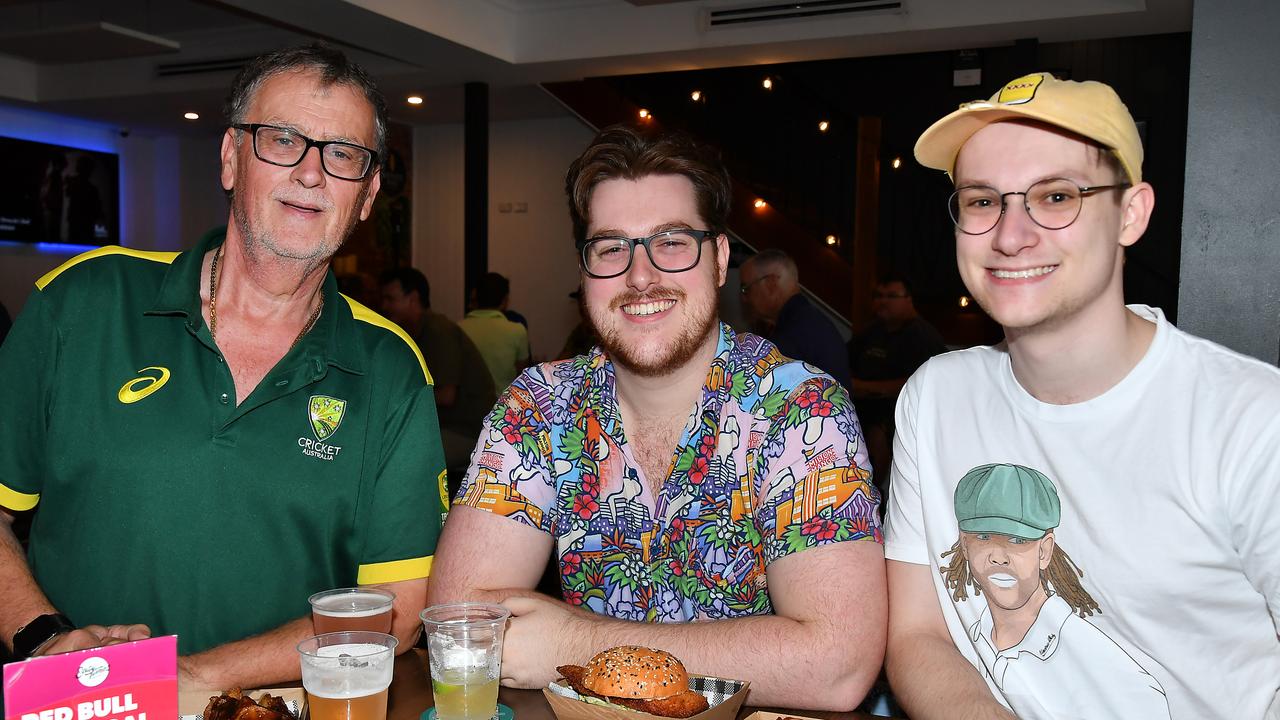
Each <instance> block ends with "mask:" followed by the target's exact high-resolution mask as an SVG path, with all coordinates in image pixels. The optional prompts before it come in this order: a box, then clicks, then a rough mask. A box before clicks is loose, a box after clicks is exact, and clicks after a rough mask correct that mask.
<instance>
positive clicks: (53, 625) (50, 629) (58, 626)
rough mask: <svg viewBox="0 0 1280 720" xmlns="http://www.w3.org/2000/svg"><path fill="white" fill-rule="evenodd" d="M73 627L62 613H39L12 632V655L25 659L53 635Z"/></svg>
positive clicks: (74, 627)
mask: <svg viewBox="0 0 1280 720" xmlns="http://www.w3.org/2000/svg"><path fill="white" fill-rule="evenodd" d="M75 629H76V626H75V625H73V624H72V623H71V620H70V619H69V618H68V617H67V616H66V615H63V614H62V613H49V614H48V615H41V616H40V617H38V618H35V619H33V620H32V621H31V622H29V623H27V624H26V625H23V626H22V627H20V628H18V632H16V633H14V634H13V656H14V657H15V658H17V659H19V660H26V659H27V658H29V657H31V656H32V655H34V654H35V653H36V651H37V650H39V649H40V648H42V647H44V645H45V643H47V642H49V641H50V640H52V639H53V638H54V637H56V636H58V635H61V634H62V633H65V632H71V631H72V630H75Z"/></svg>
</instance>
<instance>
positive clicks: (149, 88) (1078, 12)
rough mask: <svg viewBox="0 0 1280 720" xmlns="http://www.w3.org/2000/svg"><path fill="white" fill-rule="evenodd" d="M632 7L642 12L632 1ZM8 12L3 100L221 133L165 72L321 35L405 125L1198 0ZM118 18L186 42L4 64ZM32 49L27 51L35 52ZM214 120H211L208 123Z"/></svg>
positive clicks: (213, 92)
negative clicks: (785, 11) (373, 80)
mask: <svg viewBox="0 0 1280 720" xmlns="http://www.w3.org/2000/svg"><path fill="white" fill-rule="evenodd" d="M633 2H634V4H633ZM633 2H628V1H627V0H164V1H163V2H161V1H159V0H42V1H36V0H4V1H3V2H0V102H6V101H7V102H11V103H17V104H25V105H33V106H36V107H41V108H46V109H49V110H53V111H57V112H63V113H68V114H74V115H80V116H84V117H91V118H97V119H102V120H106V121H109V122H116V123H120V124H122V125H126V124H127V125H132V126H135V127H138V128H143V129H144V131H147V130H151V131H154V132H171V131H176V130H182V129H190V128H191V127H192V126H191V125H189V124H183V122H182V121H181V120H178V119H177V118H178V117H179V116H180V115H181V113H182V112H184V111H185V110H188V109H194V110H196V111H198V112H201V114H202V115H204V116H205V117H207V118H210V122H214V123H216V122H217V121H216V116H217V107H218V105H219V103H220V102H221V98H222V97H223V95H224V94H225V93H226V89H227V86H228V85H229V83H230V79H231V76H230V73H229V72H225V71H224V72H210V73H199V74H189V75H181V76H176V77H160V76H158V74H157V67H158V66H159V65H161V64H172V63H190V62H200V61H208V60H220V59H234V58H244V57H250V56H253V55H255V54H258V53H260V52H263V51H265V50H268V49H271V48H274V47H279V46H282V45H286V44H291V43H295V42H300V41H303V40H306V39H309V38H312V37H319V38H323V39H326V40H328V41H330V42H335V43H339V44H341V45H343V46H344V47H345V48H346V49H348V50H349V51H350V52H351V53H352V54H353V55H354V56H355V57H356V58H357V59H358V60H359V61H360V62H361V63H362V64H364V65H365V66H366V67H368V68H369V69H370V71H371V72H373V74H374V75H375V76H377V77H378V79H379V82H380V84H381V85H382V87H383V89H384V91H385V92H386V93H387V95H388V96H389V97H391V98H392V99H393V100H395V99H397V98H399V97H403V95H404V94H407V93H409V92H416V93H419V94H423V95H424V96H425V97H426V98H427V104H426V105H424V106H422V107H421V108H420V109H417V110H410V109H409V108H407V106H404V105H402V104H400V103H397V102H393V103H392V107H393V109H394V115H395V117H396V119H398V120H401V121H403V122H413V123H419V122H448V121H457V120H459V119H460V117H461V109H460V108H461V97H462V92H461V85H462V83H465V82H469V81H480V82H486V83H489V84H490V87H491V98H492V102H493V108H492V111H491V112H492V116H493V117H494V118H495V119H504V118H508V117H529V116H539V115H548V114H555V113H557V112H561V111H560V110H559V109H558V107H557V106H556V104H555V103H554V102H553V101H551V100H549V99H548V98H547V97H545V96H544V95H543V94H542V93H541V92H540V91H538V90H537V89H536V84H537V83H539V82H547V81H558V80H571V79H578V78H582V77H588V76H602V75H616V74H632V73H644V72H660V71H668V70H684V69H694V68H705V67H723V66H737V65H754V64H769V63H778V62H794V61H803V60H819V59H827V58H839V57H853V56H867V55H882V54H895V53H905V52H922V51H930V50H945V49H961V48H970V47H983V46H992V45H999V44H1006V43H1010V42H1013V41H1014V40H1016V39H1020V38H1039V39H1040V40H1041V41H1042V42H1054V41H1062V40H1074V39H1086V38H1097V37H1114V36H1125V35H1141V34H1150V33H1163V32H1178V31H1186V30H1189V29H1190V27H1191V3H1192V0H1070V1H1068V2H1063V1H1062V0H904V4H905V6H906V9H907V10H908V12H906V13H904V14H900V15H866V16H859V17H824V18H818V19H814V20H803V21H787V22H778V23H775V24H770V25H765V26H755V27H741V28H733V29H722V30H721V29H717V30H705V29H703V25H702V13H703V12H704V11H705V10H706V9H707V8H713V7H725V6H740V5H743V4H744V0H685V1H677V2H669V3H662V4H657V5H648V6H639V3H640V2H641V0H633ZM104 21H105V22H110V23H112V24H114V25H118V26H122V27H126V28H129V29H132V30H135V31H138V32H143V33H147V34H149V35H155V36H159V37H162V38H164V39H166V40H170V41H176V42H177V43H179V44H180V46H181V49H180V50H179V51H177V52H174V53H167V54H162V55H152V56H144V57H120V58H118V59H105V60H99V61H95V62H88V63H76V64H52V63H49V62H47V61H38V60H36V59H34V58H33V57H18V56H15V55H12V54H8V55H6V54H5V53H6V51H8V49H9V48H10V47H18V46H20V43H17V42H13V43H8V44H7V43H6V42H5V37H6V36H8V35H11V34H13V35H22V34H24V33H26V34H27V35H32V34H37V33H42V32H49V31H50V29H51V28H52V29H58V28H60V27H65V26H72V25H77V24H83V23H85V22H104ZM28 43H29V40H28ZM203 122H204V121H203V120H202V121H201V123H203Z"/></svg>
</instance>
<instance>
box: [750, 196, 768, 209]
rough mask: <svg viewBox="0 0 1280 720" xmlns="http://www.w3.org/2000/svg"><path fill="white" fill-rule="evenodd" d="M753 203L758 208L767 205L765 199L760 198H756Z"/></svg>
mask: <svg viewBox="0 0 1280 720" xmlns="http://www.w3.org/2000/svg"><path fill="white" fill-rule="evenodd" d="M752 204H753V205H755V206H756V209H757V210H759V209H760V208H762V207H764V206H765V201H764V200H762V199H760V198H756V201H755V202H754V203H752Z"/></svg>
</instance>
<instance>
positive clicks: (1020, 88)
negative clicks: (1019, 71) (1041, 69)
mask: <svg viewBox="0 0 1280 720" xmlns="http://www.w3.org/2000/svg"><path fill="white" fill-rule="evenodd" d="M1042 82H1044V75H1043V74H1042V73H1035V74H1032V75H1023V76H1022V77H1020V78H1018V79H1017V80H1010V81H1009V84H1008V85H1005V86H1004V87H1003V88H1001V90H1000V95H999V96H997V97H996V102H998V103H1001V104H1002V105H1021V104H1022V103H1025V102H1030V100H1031V99H1032V98H1034V97H1035V96H1036V90H1037V89H1038V88H1039V87H1040V83H1042Z"/></svg>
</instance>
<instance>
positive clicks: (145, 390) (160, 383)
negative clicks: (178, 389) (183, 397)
mask: <svg viewBox="0 0 1280 720" xmlns="http://www.w3.org/2000/svg"><path fill="white" fill-rule="evenodd" d="M143 373H153V374H147V375H144V374H143ZM138 374H139V375H142V377H139V378H134V379H133V380H130V381H129V382H127V383H125V384H124V385H121V386H120V392H118V393H116V397H117V398H119V399H120V402H122V403H124V404H125V405H132V404H133V403H136V402H138V401H139V400H141V399H143V398H145V397H146V396H148V395H150V394H151V393H153V392H155V391H157V390H159V389H160V388H162V387H164V384H165V383H167V382H169V368H166V367H160V366H159V365H152V366H151V367H146V368H142V369H141V370H139V371H138Z"/></svg>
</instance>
